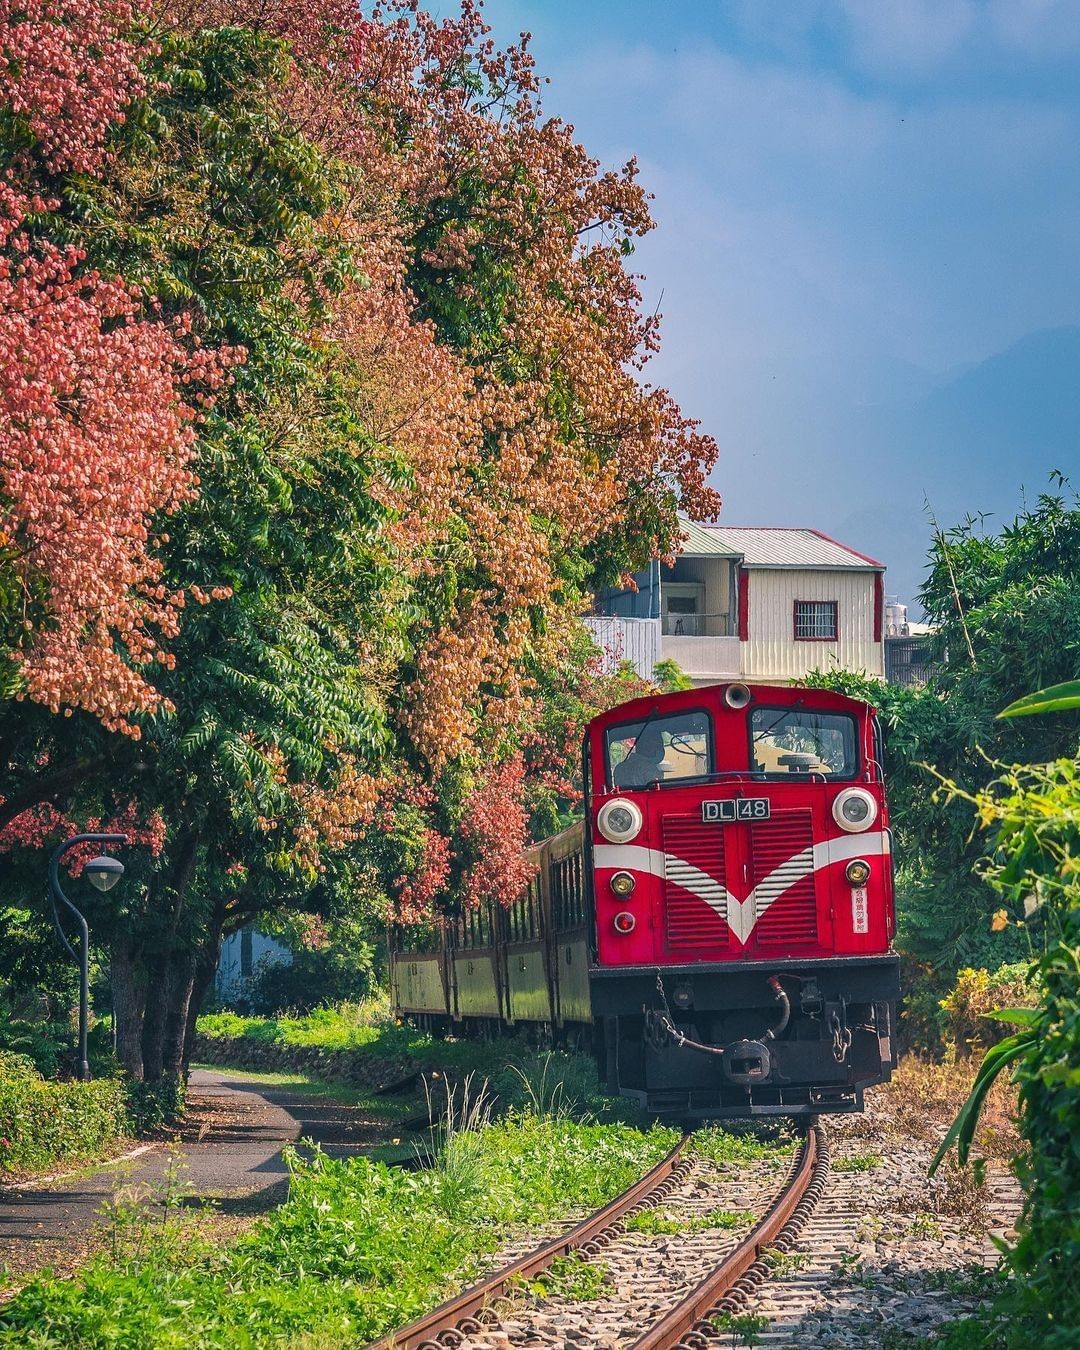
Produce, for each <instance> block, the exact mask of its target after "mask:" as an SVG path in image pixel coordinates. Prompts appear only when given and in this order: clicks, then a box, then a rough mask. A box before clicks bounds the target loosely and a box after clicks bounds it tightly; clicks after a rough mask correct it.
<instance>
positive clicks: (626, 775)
mask: <svg viewBox="0 0 1080 1350" xmlns="http://www.w3.org/2000/svg"><path fill="white" fill-rule="evenodd" d="M713 768H714V764H713V747H712V727H711V725H710V720H709V714H708V713H707V712H704V711H697V712H685V713H678V714H676V715H672V716H668V717H651V718H644V719H642V720H641V721H640V722H623V723H622V724H621V725H620V726H617V727H609V728H608V730H607V776H608V781H609V782H611V783H614V785H615V786H616V787H620V788H642V787H651V786H652V784H653V783H670V782H673V781H675V780H677V779H682V778H702V777H704V776H705V775H706V774H709V773H712V772H713Z"/></svg>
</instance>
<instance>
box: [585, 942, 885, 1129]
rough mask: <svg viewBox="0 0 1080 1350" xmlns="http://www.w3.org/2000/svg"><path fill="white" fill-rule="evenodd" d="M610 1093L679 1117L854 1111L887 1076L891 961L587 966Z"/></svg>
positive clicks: (858, 959) (845, 959) (848, 959)
mask: <svg viewBox="0 0 1080 1350" xmlns="http://www.w3.org/2000/svg"><path fill="white" fill-rule="evenodd" d="M591 993H592V1005H593V1015H594V1017H595V1018H596V1019H597V1029H598V1032H599V1033H600V1034H599V1035H598V1041H599V1042H600V1048H601V1051H602V1062H603V1069H604V1074H605V1077H606V1080H607V1084H608V1087H609V1088H610V1089H611V1090H612V1091H613V1092H618V1093H620V1094H622V1095H623V1096H630V1097H633V1098H636V1099H638V1100H639V1101H641V1103H642V1105H643V1106H644V1107H645V1109H646V1110H648V1111H649V1112H652V1113H655V1114H657V1115H661V1116H668V1117H677V1118H681V1119H698V1120H700V1119H722V1118H725V1117H745V1116H752V1115H757V1116H764V1115H785V1116H787V1115H812V1114H813V1115H816V1114H819V1113H826V1112H828V1113H832V1112H852V1111H861V1110H862V1105H863V1091H864V1089H865V1088H867V1087H872V1086H873V1085H875V1084H877V1083H883V1082H887V1081H888V1079H889V1078H890V1076H891V1073H892V1069H893V1067H894V1061H893V1054H894V1050H893V1046H894V1041H895V1035H894V1033H895V1026H894V1023H895V1016H896V1003H897V999H898V998H899V995H900V983H899V961H898V959H897V958H896V957H894V956H881V957H841V958H831V959H824V960H818V961H776V962H771V963H769V965H768V966H765V965H764V964H763V963H762V962H759V961H754V962H725V963H724V964H722V965H721V964H720V963H709V964H707V965H706V964H699V965H680V966H670V965H668V966H662V967H659V968H657V967H633V968H625V967H624V968H622V969H610V970H606V969H603V968H600V969H597V968H594V969H593V970H592V972H591Z"/></svg>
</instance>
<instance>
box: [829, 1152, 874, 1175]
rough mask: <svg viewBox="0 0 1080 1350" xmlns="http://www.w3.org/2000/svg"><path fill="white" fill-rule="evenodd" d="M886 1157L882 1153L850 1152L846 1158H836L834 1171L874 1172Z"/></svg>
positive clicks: (833, 1162) (833, 1165)
mask: <svg viewBox="0 0 1080 1350" xmlns="http://www.w3.org/2000/svg"><path fill="white" fill-rule="evenodd" d="M883 1161H884V1159H883V1158H882V1156H881V1154H880V1153H849V1154H848V1155H847V1157H846V1158H834V1159H833V1160H832V1170H833V1171H834V1172H872V1171H873V1170H874V1168H875V1167H880V1166H881V1164H882V1162H883Z"/></svg>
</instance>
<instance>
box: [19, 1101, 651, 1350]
mask: <svg viewBox="0 0 1080 1350" xmlns="http://www.w3.org/2000/svg"><path fill="white" fill-rule="evenodd" d="M470 1110H471V1108H466V1112H465V1117H464V1119H465V1120H468V1119H469V1111H470ZM456 1112H457V1114H456V1120H457V1128H452V1129H449V1130H448V1131H447V1132H446V1135H445V1137H444V1138H443V1139H442V1141H441V1146H440V1148H439V1152H438V1154H437V1156H436V1158H435V1160H434V1163H435V1165H433V1166H431V1167H428V1168H426V1169H424V1170H422V1171H415V1172H406V1171H402V1170H400V1169H394V1168H390V1167H387V1166H385V1165H383V1164H380V1163H377V1162H373V1161H372V1160H371V1159H369V1158H364V1157H354V1158H350V1159H345V1160H336V1159H330V1158H327V1157H325V1156H324V1155H322V1154H316V1156H315V1157H314V1158H313V1159H311V1160H303V1159H301V1158H300V1157H299V1156H298V1155H297V1154H296V1153H295V1152H293V1151H290V1153H289V1156H288V1162H289V1168H290V1173H291V1186H290V1194H289V1199H288V1201H287V1202H286V1203H285V1204H284V1205H282V1206H281V1207H280V1208H279V1209H277V1210H275V1211H274V1212H273V1213H271V1214H270V1215H268V1216H267V1217H266V1218H265V1219H262V1220H260V1221H258V1222H257V1223H255V1224H253V1225H252V1226H251V1227H250V1228H249V1229H247V1230H246V1232H245V1233H244V1234H243V1235H242V1236H240V1238H239V1239H238V1240H237V1241H236V1242H235V1243H233V1244H232V1245H231V1246H227V1247H221V1246H220V1245H218V1246H214V1245H212V1244H209V1243H205V1242H201V1241H200V1240H199V1237H198V1233H197V1229H192V1228H188V1227H185V1224H186V1222H187V1221H186V1220H185V1219H184V1218H183V1216H182V1215H181V1214H180V1213H179V1212H177V1214H176V1215H174V1216H171V1220H170V1222H171V1227H170V1228H169V1229H168V1230H165V1229H162V1228H161V1227H160V1226H159V1230H158V1232H157V1235H156V1236H155V1239H154V1240H153V1241H152V1242H144V1243H142V1244H132V1243H128V1244H127V1245H126V1246H125V1247H123V1248H122V1249H120V1250H118V1251H117V1253H116V1254H115V1255H113V1256H110V1255H104V1256H99V1257H97V1258H95V1259H93V1260H91V1261H90V1262H89V1263H88V1264H87V1265H86V1266H85V1267H84V1268H83V1270H82V1271H81V1272H80V1274H79V1275H78V1277H77V1278H76V1279H73V1280H67V1281H64V1280H56V1279H51V1278H49V1277H47V1276H46V1277H42V1278H39V1279H36V1280H34V1281H33V1282H32V1283H31V1284H29V1285H27V1286H26V1287H25V1288H24V1289H22V1290H21V1292H20V1293H19V1294H18V1295H17V1296H16V1297H15V1298H14V1299H12V1300H11V1301H10V1302H9V1303H7V1304H4V1305H2V1306H0V1344H4V1345H25V1344H28V1343H30V1344H33V1345H35V1346H37V1347H39V1350H42V1348H44V1347H61V1346H64V1347H67V1346H71V1345H88V1346H91V1345H100V1344H110V1345H117V1346H121V1345H122V1346H125V1347H133V1348H134V1347H143V1346H147V1347H149V1346H153V1347H154V1348H155V1350H159V1348H160V1350H180V1347H184V1348H185V1350H186V1347H188V1346H190V1345H192V1344H195V1345H199V1346H200V1347H202V1346H205V1347H210V1348H216V1347H222V1350H224V1347H230V1348H231V1347H233V1346H237V1345H243V1346H245V1347H249V1350H250V1348H252V1347H261V1346H271V1345H275V1346H276V1345H281V1344H290V1343H294V1342H295V1343H307V1344H310V1343H311V1341H310V1337H311V1335H312V1333H313V1331H314V1332H315V1334H316V1335H317V1337H318V1345H319V1346H320V1348H321V1350H330V1348H332V1347H338V1346H341V1347H344V1346H351V1345H357V1344H362V1343H364V1342H366V1341H368V1340H371V1339H373V1338H375V1337H377V1336H379V1335H382V1334H385V1333H386V1332H387V1331H389V1330H391V1329H393V1327H395V1326H398V1325H401V1324H402V1323H404V1322H407V1321H409V1320H411V1319H412V1318H414V1317H416V1316H418V1315H420V1314H421V1313H422V1312H424V1311H426V1310H427V1309H428V1308H430V1307H432V1306H433V1305H434V1304H436V1303H438V1302H439V1301H440V1300H441V1299H443V1298H445V1297H447V1296H448V1295H449V1294H450V1293H451V1292H452V1291H453V1290H454V1289H456V1288H459V1287H461V1285H462V1284H464V1283H465V1282H467V1281H468V1280H469V1279H470V1278H472V1277H473V1276H474V1275H475V1274H476V1272H477V1270H478V1268H479V1266H480V1263H481V1262H482V1260H483V1258H484V1257H485V1256H488V1255H490V1254H491V1253H492V1252H495V1251H497V1250H498V1249H499V1247H500V1246H502V1245H504V1244H505V1242H506V1241H507V1240H508V1239H509V1238H510V1237H511V1236H512V1235H513V1234H515V1233H517V1232H520V1231H521V1229H522V1228H523V1227H524V1226H525V1225H533V1224H537V1223H544V1222H548V1221H551V1220H554V1219H563V1218H566V1217H567V1216H568V1215H570V1214H571V1213H573V1212H575V1211H579V1210H581V1209H593V1208H596V1207H598V1206H599V1205H602V1204H605V1203H606V1202H607V1201H608V1200H610V1199H612V1198H613V1197H614V1196H615V1195H617V1194H618V1193H619V1192H620V1191H622V1190H623V1189H625V1188H626V1186H628V1185H629V1184H631V1182H632V1181H634V1180H636V1179H637V1178H638V1177H640V1176H641V1175H642V1174H643V1173H644V1172H645V1171H646V1170H647V1169H648V1168H649V1167H651V1166H653V1165H654V1164H655V1163H656V1162H657V1161H658V1160H659V1159H660V1158H661V1157H662V1156H663V1155H664V1154H665V1153H666V1152H667V1151H668V1150H669V1149H670V1148H671V1147H673V1145H674V1143H675V1141H676V1139H677V1134H676V1132H675V1131H673V1130H666V1129H660V1128H656V1127H654V1128H653V1129H650V1130H644V1131H643V1130H636V1129H632V1128H630V1127H628V1126H625V1125H620V1124H615V1125H601V1124H597V1123H581V1122H576V1121H571V1120H567V1119H560V1120H554V1119H551V1118H547V1117H542V1116H536V1115H526V1114H515V1115H512V1116H510V1117H506V1118H504V1119H501V1120H498V1121H493V1122H487V1123H484V1121H483V1119H482V1118H479V1117H476V1116H475V1115H474V1116H473V1119H474V1121H475V1123H477V1124H478V1128H474V1129H470V1128H464V1129H463V1128H460V1127H461V1124H462V1120H463V1117H462V1113H461V1112H462V1104H461V1102H460V1100H459V1102H458V1105H457V1108H456ZM136 1246H137V1250H135V1248H136ZM572 1274H573V1273H572V1272H569V1271H568V1272H566V1278H567V1281H568V1282H569V1283H570V1284H571V1285H572V1284H573V1283H574V1281H573V1280H572V1279H571V1276H572ZM305 1338H307V1339H306V1340H305Z"/></svg>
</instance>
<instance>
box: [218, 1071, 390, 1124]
mask: <svg viewBox="0 0 1080 1350" xmlns="http://www.w3.org/2000/svg"><path fill="white" fill-rule="evenodd" d="M192 1067H193V1068H196V1069H205V1070H206V1071H207V1072H208V1073H213V1074H218V1075H220V1076H221V1077H222V1078H230V1079H233V1080H234V1081H236V1082H248V1083H259V1084H261V1085H264V1086H266V1087H281V1088H288V1089H289V1090H290V1091H293V1092H297V1093H302V1094H303V1095H304V1096H305V1097H316V1098H322V1099H325V1100H326V1101H332V1102H338V1103H340V1104H341V1105H342V1106H354V1107H358V1108H361V1109H363V1110H364V1111H366V1112H368V1113H369V1114H370V1115H373V1116H379V1117H380V1118H382V1119H385V1120H398V1119H400V1118H401V1116H402V1115H403V1114H404V1113H405V1111H406V1110H407V1109H408V1106H409V1105H411V1103H409V1104H406V1103H404V1102H402V1101H401V1100H400V1099H399V1100H394V1099H393V1098H387V1097H377V1096H376V1095H375V1094H374V1093H373V1092H370V1091H368V1090H365V1089H364V1088H358V1087H352V1086H351V1085H350V1084H348V1083H337V1082H330V1081H328V1080H326V1079H323V1078H309V1077H308V1076H307V1075H306V1074H302V1073H267V1072H264V1071H263V1070H261V1069H223V1068H221V1067H220V1066H219V1065H217V1064H194V1065H192Z"/></svg>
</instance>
